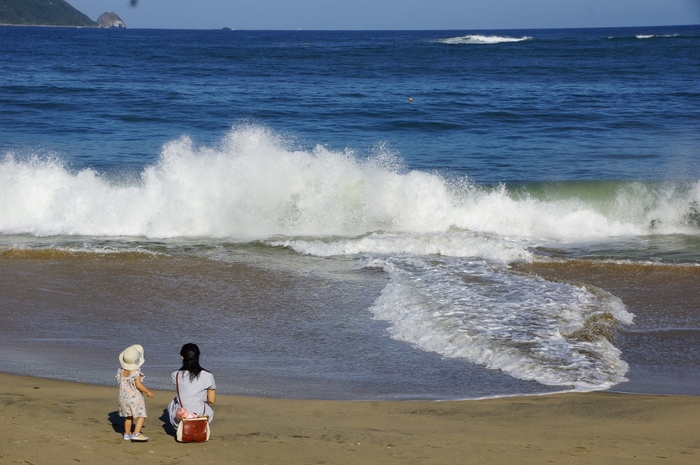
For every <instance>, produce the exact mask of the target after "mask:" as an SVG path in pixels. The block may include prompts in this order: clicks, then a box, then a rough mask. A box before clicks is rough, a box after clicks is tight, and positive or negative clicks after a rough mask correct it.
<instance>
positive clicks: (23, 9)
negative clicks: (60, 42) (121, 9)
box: [0, 0, 126, 28]
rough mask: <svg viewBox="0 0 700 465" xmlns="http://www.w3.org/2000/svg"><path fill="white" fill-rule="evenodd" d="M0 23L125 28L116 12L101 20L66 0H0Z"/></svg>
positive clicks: (104, 16)
mask: <svg viewBox="0 0 700 465" xmlns="http://www.w3.org/2000/svg"><path fill="white" fill-rule="evenodd" d="M0 24H4V25H13V26H74V27H107V28H125V27H126V25H125V24H124V21H122V20H121V18H119V16H117V15H116V14H114V13H104V14H102V15H101V16H100V18H99V22H98V21H93V20H91V19H90V18H89V17H87V15H85V14H83V13H81V12H80V11H78V10H76V9H75V8H73V7H72V6H71V5H70V4H69V3H68V2H66V1H64V0H0Z"/></svg>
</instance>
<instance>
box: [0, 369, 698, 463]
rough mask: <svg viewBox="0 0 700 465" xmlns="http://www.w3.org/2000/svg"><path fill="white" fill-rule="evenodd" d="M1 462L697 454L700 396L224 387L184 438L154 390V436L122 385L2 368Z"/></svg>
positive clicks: (621, 459) (683, 458)
mask: <svg viewBox="0 0 700 465" xmlns="http://www.w3.org/2000/svg"><path fill="white" fill-rule="evenodd" d="M0 383H1V384H2V386H3V387H2V391H1V393H0V432H1V433H2V447H0V463H2V464H5V463H7V464H9V463H23V464H35V465H39V464H48V463H65V464H68V463H115V462H116V461H118V460H127V461H129V462H136V461H139V462H140V463H147V464H148V463H154V464H170V463H187V462H188V461H191V462H192V463H195V462H196V463H199V464H209V463H212V464H214V463H215V464H220V463H236V464H288V463H289V464H306V463H309V464H323V463H333V464H370V463H372V464H393V463H396V464H399V463H400V464H418V463H429V464H433V463H434V464H448V463H464V464H472V463H475V464H476V463H489V464H498V463H519V464H529V463H537V464H549V463H553V464H626V463H629V464H639V463H663V464H671V463H678V464H691V463H698V461H699V460H700V435H698V431H700V397H695V396H688V397H683V396H649V395H631V394H618V393H608V392H592V393H566V394H557V395H547V396H532V397H508V398H498V399H486V400H476V401H459V402H423V401H418V402H414V401H399V402H384V401H382V402H345V401H308V400H306V401H298V400H280V399H262V398H250V397H237V396H219V397H218V399H217V404H216V419H215V421H214V422H213V423H212V439H211V441H210V442H208V443H206V444H178V443H176V442H175V440H174V437H173V436H171V435H170V434H171V433H170V432H169V431H167V430H166V428H165V426H164V422H163V420H162V419H160V418H159V417H161V416H162V413H163V409H164V408H165V406H166V405H167V403H168V401H169V400H170V399H171V398H172V396H173V393H172V392H167V391H156V392H155V397H154V398H153V399H147V406H148V409H149V415H150V416H149V419H148V420H147V422H146V427H145V429H144V432H145V433H146V434H147V435H149V436H150V441H149V442H147V443H131V442H127V441H124V440H123V439H122V436H121V419H120V418H119V417H118V416H117V413H116V405H117V388H116V386H115V387H109V386H95V385H89V384H80V383H73V382H66V381H57V380H48V379H42V378H31V377H24V376H16V375H8V374H0Z"/></svg>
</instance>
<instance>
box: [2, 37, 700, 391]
mask: <svg viewBox="0 0 700 465" xmlns="http://www.w3.org/2000/svg"><path fill="white" fill-rule="evenodd" d="M698 50H700V26H677V27H643V28H617V29H615V28H610V29H552V30H506V31H494V30H489V31H231V30H139V29H127V30H101V29H78V28H50V27H0V353H1V354H2V355H1V356H0V371H5V372H10V373H19V374H26V375H34V376H43V377H50V378H60V379H67V380H75V381H81V382H88V383H96V384H113V383H114V379H113V378H114V374H115V372H116V369H117V368H118V362H117V356H118V354H119V353H120V352H121V351H122V350H123V349H124V348H125V347H127V346H129V345H131V344H135V343H138V344H142V345H143V346H144V348H145V351H146V356H145V359H146V363H145V365H144V366H143V372H144V373H146V375H147V378H146V381H145V383H146V384H147V385H148V386H149V387H150V388H167V389H171V388H172V386H171V383H170V379H169V373H170V372H172V371H173V370H175V369H176V368H178V367H179V363H180V357H179V348H180V347H181V345H182V344H184V343H187V342H195V343H197V344H198V345H199V346H200V348H201V350H202V365H203V366H204V367H205V368H207V369H209V370H210V371H212V372H213V373H214V375H215V378H216V380H217V386H218V391H219V392H221V393H227V394H243V395H253V396H270V397H282V398H315V399H353V400H372V399H436V400H441V399H474V398H482V397H494V396H507V395H523V394H543V393H551V392H558V391H569V390H578V391H588V390H602V389H609V390H613V391H618V392H630V393H650V394H651V393H653V394H683V395H700V290H699V286H698V284H699V283H700V79H699V78H698V76H699V75H700V54H699V53H698Z"/></svg>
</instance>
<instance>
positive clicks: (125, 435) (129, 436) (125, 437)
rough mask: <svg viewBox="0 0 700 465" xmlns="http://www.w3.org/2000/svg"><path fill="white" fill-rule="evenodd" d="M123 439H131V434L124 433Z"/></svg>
mask: <svg viewBox="0 0 700 465" xmlns="http://www.w3.org/2000/svg"><path fill="white" fill-rule="evenodd" d="M124 440H125V441H131V435H130V434H126V433H124Z"/></svg>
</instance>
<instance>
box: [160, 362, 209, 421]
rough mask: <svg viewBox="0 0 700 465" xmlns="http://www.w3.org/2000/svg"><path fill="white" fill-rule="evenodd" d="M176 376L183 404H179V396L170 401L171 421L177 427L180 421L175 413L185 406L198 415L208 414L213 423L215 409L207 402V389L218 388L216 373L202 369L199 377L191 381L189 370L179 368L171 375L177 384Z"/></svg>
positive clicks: (169, 412)
mask: <svg viewBox="0 0 700 465" xmlns="http://www.w3.org/2000/svg"><path fill="white" fill-rule="evenodd" d="M176 377H177V382H178V383H177V384H178V386H179V387H178V389H179V391H180V400H182V405H180V404H179V402H178V399H177V397H175V398H174V399H173V400H172V401H171V402H170V404H169V405H168V414H169V416H170V423H172V425H173V426H175V427H177V424H178V421H177V419H176V418H175V415H176V413H177V409H179V408H180V407H184V408H185V410H187V411H188V412H194V413H196V414H198V415H208V416H209V422H210V423H211V420H212V419H213V418H214V410H212V408H211V407H210V406H209V404H207V390H209V389H216V382H215V381H214V375H212V374H211V373H209V372H208V371H205V370H202V371H201V372H200V373H199V376H198V377H196V378H195V379H193V380H191V381H190V372H189V371H180V370H178V371H176V372H173V374H172V376H171V378H172V380H173V384H175V378H176Z"/></svg>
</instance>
